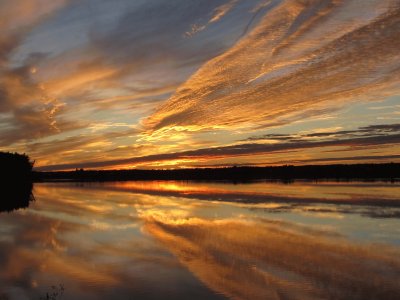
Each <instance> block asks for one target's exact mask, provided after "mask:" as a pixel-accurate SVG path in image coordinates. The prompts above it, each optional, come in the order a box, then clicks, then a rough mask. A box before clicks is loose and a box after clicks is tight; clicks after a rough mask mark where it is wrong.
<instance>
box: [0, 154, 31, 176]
mask: <svg viewBox="0 0 400 300" xmlns="http://www.w3.org/2000/svg"><path fill="white" fill-rule="evenodd" d="M33 164H34V162H31V161H30V159H29V156H27V155H26V154H18V153H9V152H0V166H1V169H0V172H1V173H2V175H3V176H1V178H2V180H6V181H8V182H15V181H18V182H21V181H30V180H31V177H32V168H33Z"/></svg>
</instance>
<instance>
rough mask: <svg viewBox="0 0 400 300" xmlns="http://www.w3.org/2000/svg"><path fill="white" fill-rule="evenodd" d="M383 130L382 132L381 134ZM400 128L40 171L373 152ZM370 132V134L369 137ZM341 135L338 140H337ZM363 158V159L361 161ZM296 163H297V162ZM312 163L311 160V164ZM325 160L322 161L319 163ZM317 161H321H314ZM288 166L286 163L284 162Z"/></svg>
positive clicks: (399, 137) (394, 139)
mask: <svg viewBox="0 0 400 300" xmlns="http://www.w3.org/2000/svg"><path fill="white" fill-rule="evenodd" d="M382 130H383V131H382ZM399 130H400V128H399V127H398V124H388V125H372V126H366V127H361V128H360V130H359V131H356V130H354V131H338V132H336V133H334V132H331V133H328V132H324V133H320V134H329V135H330V136H329V137H330V138H327V139H319V138H318V139H315V138H314V137H313V138H312V139H309V137H310V136H312V135H314V134H315V133H310V134H304V135H303V136H301V135H300V136H296V135H295V136H291V135H282V134H276V135H267V136H263V137H262V139H264V138H267V139H277V140H278V141H280V142H278V143H266V142H264V143H262V142H259V143H256V142H251V143H242V144H234V145H228V146H220V147H211V148H204V149H197V150H190V151H182V152H175V153H165V154H154V155H146V156H140V157H133V158H126V159H117V160H105V161H92V162H83V163H79V164H58V165H48V166H42V167H39V168H37V169H38V170H41V171H51V170H66V169H75V168H103V167H111V166H114V167H117V166H121V165H128V164H141V163H150V165H151V163H157V162H160V161H161V162H167V161H173V160H191V161H198V160H201V159H207V160H211V159H217V158H228V157H236V158H238V157H241V156H250V155H272V154H276V153H282V152H285V153H288V152H289V151H300V150H307V149H321V148H329V147H340V148H341V150H336V151H337V152H340V151H345V150H346V149H353V150H354V149H356V148H359V149H364V150H371V149H374V148H376V147H384V146H392V145H397V144H398V143H400V134H399V133H398V132H399ZM359 132H361V133H363V134H364V135H357V134H354V133H359ZM366 132H369V135H367V134H366ZM337 136H338V137H337ZM364 158H365V159H372V156H371V155H368V156H365V157H364ZM394 158H397V156H390V155H389V156H386V155H385V154H382V155H380V156H378V155H375V159H376V160H390V159H394ZM360 159H361V158H360ZM335 160H337V159H336V158H333V161H335ZM295 161H296V160H294V162H295ZM312 161H313V160H312V159H311V160H310V162H312ZM320 161H323V160H320ZM325 161H329V157H326V158H325ZM315 162H318V159H317V160H316V161H315ZM285 163H286V162H285Z"/></svg>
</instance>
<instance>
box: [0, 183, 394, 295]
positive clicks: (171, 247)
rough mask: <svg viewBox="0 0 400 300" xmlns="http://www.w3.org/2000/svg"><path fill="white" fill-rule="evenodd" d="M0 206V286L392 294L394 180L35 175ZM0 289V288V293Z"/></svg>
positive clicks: (85, 291)
mask: <svg viewBox="0 0 400 300" xmlns="http://www.w3.org/2000/svg"><path fill="white" fill-rule="evenodd" d="M34 193H35V198H36V201H35V202H34V203H33V204H32V205H31V206H30V207H29V208H27V209H24V210H18V211H15V212H13V213H2V214H0V228H1V229H0V230H1V236H0V259H1V262H2V269H1V271H0V282H1V283H0V296H1V297H3V298H5V299H39V298H40V297H41V296H42V295H44V294H45V293H46V291H47V290H48V289H49V286H51V285H58V284H63V286H64V287H65V294H64V296H63V299H110V298H116V299H136V298H137V299H161V298H162V299H188V298H190V299H226V298H229V299H399V298H400V287H399V286H398V282H399V281H400V239H399V238H398V237H399V236H400V235H399V234H400V229H399V228H400V226H399V225H400V199H399V196H398V195H400V185H399V184H396V183H395V184H392V183H382V182H370V183H335V182H329V183H312V182H295V183H294V184H289V185H285V184H281V183H271V182H269V183H265V182H259V183H252V184H237V185H233V184H227V183H192V182H125V183H105V184H64V183H62V184H36V185H35V187H34ZM1 297H0V298H1Z"/></svg>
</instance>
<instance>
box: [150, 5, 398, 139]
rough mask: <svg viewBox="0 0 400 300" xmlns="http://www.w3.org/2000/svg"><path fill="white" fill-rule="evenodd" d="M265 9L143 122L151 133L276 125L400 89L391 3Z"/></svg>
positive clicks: (395, 21)
mask: <svg viewBox="0 0 400 300" xmlns="http://www.w3.org/2000/svg"><path fill="white" fill-rule="evenodd" d="M266 10H267V13H266V14H265V16H264V17H263V18H262V20H261V21H260V22H259V23H258V25H257V26H256V27H255V28H254V29H253V30H251V31H250V32H249V33H248V34H247V35H246V36H245V37H244V38H243V39H241V40H240V41H239V42H237V43H236V44H235V45H234V46H233V47H231V48H230V49H229V50H227V51H226V52H225V53H223V54H221V55H219V56H218V57H216V58H214V59H212V60H210V61H208V62H207V63H206V64H204V65H203V66H202V67H201V68H200V69H199V71H197V72H196V73H195V74H194V75H193V76H192V77H191V78H190V79H189V80H187V81H186V82H185V83H184V84H183V85H182V86H180V87H179V88H178V89H177V91H176V93H175V94H174V95H173V96H172V97H171V98H170V99H169V100H168V101H166V103H164V104H163V105H161V106H160V107H159V108H158V109H157V110H156V111H155V112H154V114H153V115H152V116H150V117H149V118H148V119H147V120H146V121H145V122H144V125H145V126H146V128H147V129H149V131H150V132H154V131H157V130H168V129H171V128H174V127H185V126H186V127H188V128H189V129H190V130H195V131H197V130H202V129H210V128H221V127H222V128H232V127H234V128H235V127H243V126H253V127H258V126H271V125H274V124H276V123H277V122H290V121H291V120H295V119H296V118H299V116H300V117H301V116H302V115H304V114H306V115H307V114H308V115H309V114H312V115H317V114H318V111H319V110H321V109H324V108H326V107H327V106H336V107H341V106H343V105H344V104H347V103H349V101H355V100H371V99H377V98H379V97H384V96H385V95H387V94H390V93H394V92H395V91H396V90H397V88H398V86H397V83H398V80H399V76H400V73H399V70H400V68H399V59H398V50H397V49H398V48H399V47H400V44H399V43H400V42H399V39H397V35H398V20H399V18H400V9H399V8H398V7H397V6H396V5H392V2H391V1H372V0H371V1H368V5H365V4H364V2H363V3H361V2H359V1H347V2H342V1H320V0H312V1H299V0H292V1H283V2H281V3H280V4H279V5H277V4H276V3H273V2H271V3H270V4H269V9H266ZM374 97H375V98H374Z"/></svg>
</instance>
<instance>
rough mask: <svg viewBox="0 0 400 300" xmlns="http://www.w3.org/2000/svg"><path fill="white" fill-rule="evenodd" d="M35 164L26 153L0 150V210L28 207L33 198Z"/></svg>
mask: <svg viewBox="0 0 400 300" xmlns="http://www.w3.org/2000/svg"><path fill="white" fill-rule="evenodd" d="M33 164H34V163H33V162H31V161H30V159H29V157H28V156H27V155H25V154H18V153H8V152H0V173H1V180H0V192H1V200H0V212H2V211H8V212H9V211H12V210H15V209H19V208H24V207H27V206H28V205H29V202H30V201H32V200H33V195H32V186H33V185H32V180H33V177H32V167H33Z"/></svg>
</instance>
